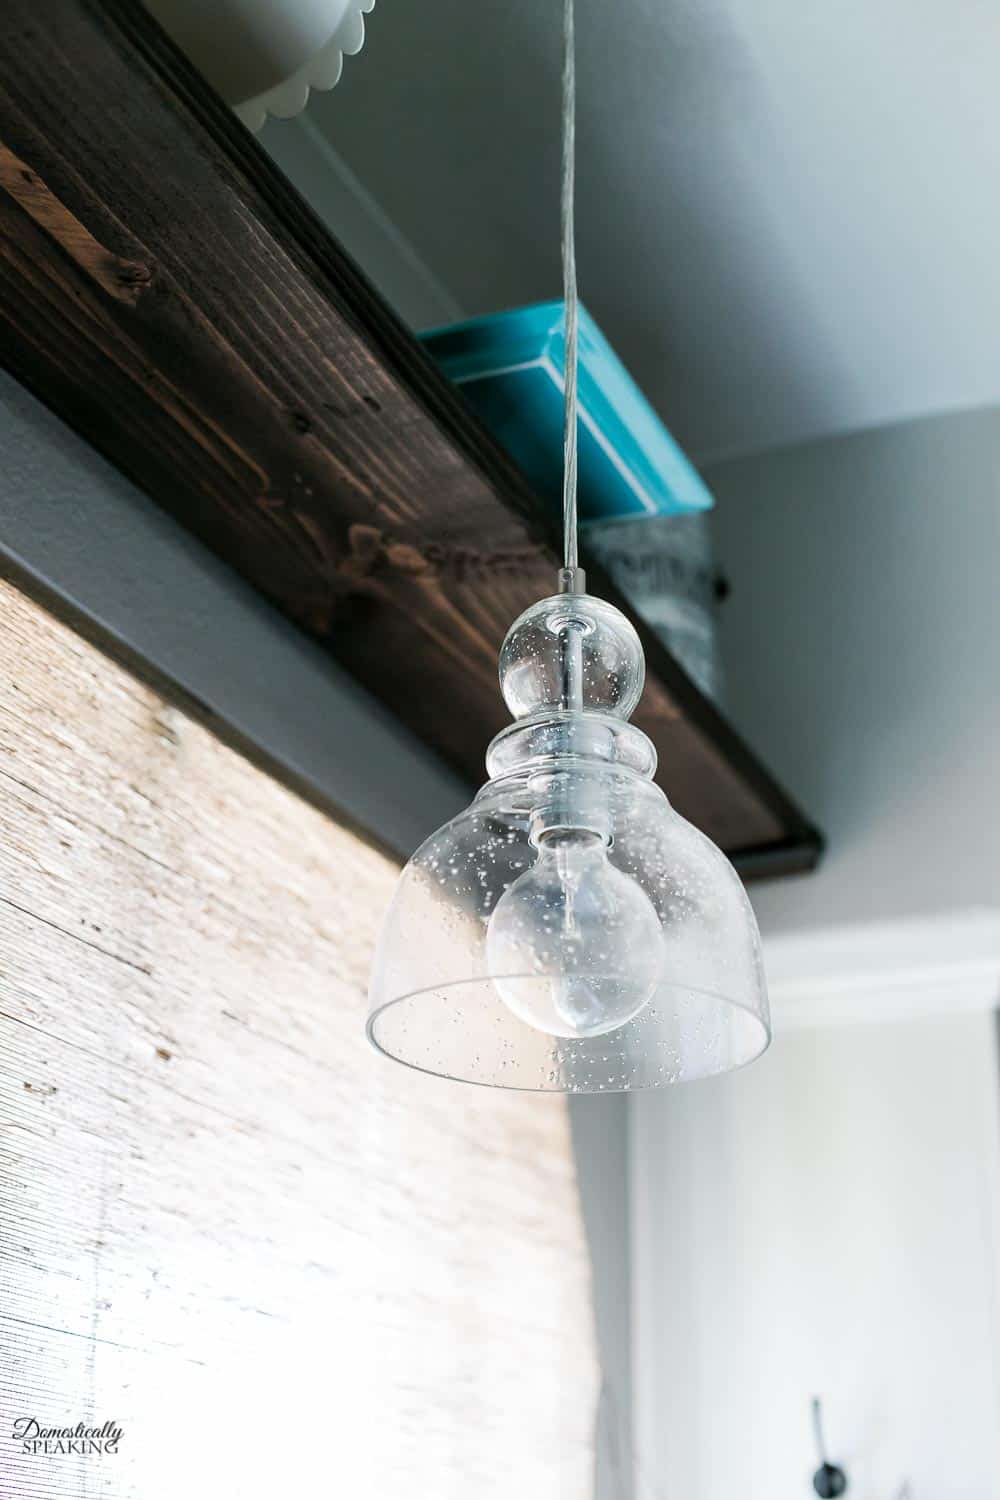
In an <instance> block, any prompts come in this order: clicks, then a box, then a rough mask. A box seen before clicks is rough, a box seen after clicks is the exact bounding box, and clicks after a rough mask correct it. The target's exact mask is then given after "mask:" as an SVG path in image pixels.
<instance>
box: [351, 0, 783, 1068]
mask: <svg viewBox="0 0 1000 1500" xmlns="http://www.w3.org/2000/svg"><path fill="white" fill-rule="evenodd" d="M564 3H565V11H564V21H565V29H564V69H563V169H562V254H563V282H564V295H565V320H566V359H565V368H566V376H565V396H566V429H565V478H564V492H563V527H564V541H565V558H564V564H565V565H564V567H563V568H562V569H561V570H560V572H559V574H558V577H557V580H556V582H557V589H558V592H556V593H555V594H553V595H552V596H551V597H550V598H548V599H542V600H540V601H539V602H538V603H536V604H534V605H532V606H531V607H530V608H529V609H527V610H526V611H525V612H524V614H522V615H521V616H520V618H519V619H517V620H515V622H514V624H513V625H512V626H511V628H510V630H509V631H508V634H507V638H506V640H505V641H504V643H503V646H502V648H501V651H500V685H501V690H502V692H503V696H504V699H505V701H506V704H507V707H508V708H509V709H510V712H511V714H512V715H513V717H514V720H515V722H514V723H513V724H511V725H510V726H509V727H508V728H506V729H504V730H502V731H501V732H500V734H498V735H497V736H496V738H495V739H494V740H493V743H492V744H491V745H490V747H489V750H488V752H487V756H486V767H487V771H488V772H489V777H490V779H489V781H488V782H487V783H486V785H485V786H484V787H483V788H482V790H481V791H480V792H479V793H478V794H477V796H476V798H475V800H474V801H473V802H472V804H471V806H470V807H468V808H467V809H466V810H465V811H464V812H463V813H460V814H459V816H458V817H457V818H453V819H452V821H451V822H450V823H447V824H445V826H444V827H443V828H441V829H439V830H438V831H437V833H434V834H432V835H431V837H430V838H429V839H427V840H426V842H425V843H423V844H422V845H421V847H420V848H419V849H418V850H417V852H416V853H415V854H414V855H413V857H412V859H411V860H410V861H409V863H408V864H407V866H406V868H405V869H404V870H403V873H402V875H401V876H400V879H399V883H398V885H397V888H396V892H395V895H394V897H393V901H392V904H391V906H390V908H389V911H388V914H387V915H386V918H385V921H384V923H383V927H382V932H381V935H380V938H379V942H378V947H377V950H376V954H375V961H374V966H373V971H372V979H371V989H370V1006H371V1008H370V1012H369V1017H368V1035H369V1038H370V1039H371V1041H372V1042H373V1043H374V1045H375V1046H376V1047H377V1048H378V1049H379V1050H380V1051H381V1052H384V1053H385V1054H386V1055H387V1056H389V1057H392V1058H394V1059H396V1060H397V1061H398V1062H402V1063H407V1064H408V1065H409V1066H411V1067H413V1068H418V1069H420V1070H422V1071H423V1072H427V1073H435V1074H439V1075H442V1076H444V1077H448V1078H454V1079H462V1080H464V1081H467V1082H470V1083H481V1084H491V1085H494V1086H498V1087H503V1088H518V1089H538V1090H547V1091H554V1092H562V1093H598V1092H603V1091H613V1090H622V1089H634V1088H649V1087H656V1086H658V1085H661V1084H668V1083H675V1082H681V1081H683V1080H686V1079H692V1078H702V1077H707V1076H708V1075H710V1074H713V1073H721V1072H724V1071H726V1070H727V1069H730V1068H735V1067H739V1066H741V1065H742V1064H743V1063H747V1062H750V1061H752V1060H753V1059H754V1058H755V1057H757V1056H759V1054H760V1053H761V1052H763V1050H764V1048H765V1047H766V1046H767V1044H768V1042H769V1040H770V1021H769V1016H768V1006H767V991H766V986H765V981H764V972H763V967H762V964H761V954H760V939H759V935H758V932H757V924H756V921H755V919H754V915H753V911H752V909H751V907H750V903H749V901H748V900H747V896H746V892H745V891H744V889H743V886H742V884H741V882H740V880H739V877H738V876H737V874H736V872H735V870H734V869H733V867H732V866H731V865H730V863H729V861H728V860H727V859H726V858H725V856H724V855H723V854H722V853H721V852H720V851H719V850H718V849H717V848H716V847H715V845H714V844H713V843H712V842H711V841H710V840H709V839H707V838H706V837H705V836H704V835H703V834H702V833H700V832H699V831H698V830H697V829H696V828H694V827H692V825H691V824H690V823H688V822H686V821H685V820H684V819H683V818H682V817H680V816H679V815H678V814H677V813H676V812H675V811H674V810H673V808H672V807H671V806H670V804H669V802H668V801H667V799H666V797H665V796H664V794H663V792H662V791H661V790H660V788H659V787H658V786H656V785H654V783H653V779H652V778H653V773H654V771H655V770H656V751H655V750H654V748H653V745H652V744H651V742H650V741H649V740H648V739H647V737H646V736H645V735H644V734H643V733H642V731H641V730H639V729H637V728H636V727H635V726H634V725H632V724H630V723H629V722H628V719H629V715H630V714H631V713H632V711H633V709H634V708H635V706H636V704H637V703H638V701H639V698H640V695H641V693H642V687H643V680H644V675H645V664H644V661H643V654H642V647H641V645H640V643H639V638H638V636H637V635H636V633H635V631H634V629H633V628H632V626H631V624H630V623H629V621H628V620H627V619H626V618H625V616H624V615H623V614H621V613H620V611H619V610H617V609H614V608H613V607H612V606H611V605H609V604H607V603H605V602H604V601H603V600H600V599H596V598H592V597H591V596H590V595H589V594H587V593H586V586H585V580H584V575H583V571H582V569H581V568H580V567H579V566H578V562H577V518H576V439H577V411H576V368H577V351H576V324H577V298H576V264H575V247H574V234H573V208H574V205H573V195H574V154H575V141H574V134H575V78H574V36H573V0H564Z"/></svg>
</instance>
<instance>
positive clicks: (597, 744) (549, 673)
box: [368, 594, 770, 1093]
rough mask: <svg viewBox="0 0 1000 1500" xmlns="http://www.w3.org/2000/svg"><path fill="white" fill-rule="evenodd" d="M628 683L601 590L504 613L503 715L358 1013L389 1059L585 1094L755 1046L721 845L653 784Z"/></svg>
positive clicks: (760, 1007) (753, 1012) (763, 1034)
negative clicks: (570, 677)
mask: <svg viewBox="0 0 1000 1500" xmlns="http://www.w3.org/2000/svg"><path fill="white" fill-rule="evenodd" d="M574 653H575V654H574ZM567 660H570V662H571V664H572V666H573V671H574V672H575V673H576V674H577V688H578V690H577V691H576V692H575V693H573V692H570V693H568V692H567ZM642 680H643V664H642V651H641V647H640V645H639V641H638V639H637V637H636V636H635V632H634V631H633V630H632V627H631V625H630V624H629V623H628V621H627V620H625V618H624V617H623V616H622V615H620V614H619V612H618V611H617V610H614V609H612V608H611V606H609V605H607V604H605V603H603V602H602V601H600V600H596V599H592V598H590V597H589V596H587V595H573V594H566V595H559V596H554V597H553V598H552V599H547V600H542V601H540V603H539V604H537V605H535V606H534V607H533V608H532V609H531V610H529V611H527V612H526V613H525V615H523V616H522V617H521V619H520V620H519V621H517V622H516V623H515V625H514V626H513V627H512V629H511V631H510V633H509V635H508V637H507V641H506V642H505V644H504V648H503V652H502V654H501V683H502V686H503V691H504V696H505V698H506V700H507V703H508V706H509V707H510V708H511V710H512V712H513V713H514V714H515V715H516V716H517V722H516V723H514V724H512V725H511V726H510V727H509V728H508V729H506V730H504V731H502V732H501V734H499V735H498V736H497V738H496V739H495V740H494V741H493V743H492V745H491V746H490V749H489V753H488V756H487V769H488V771H489V775H490V780H489V781H488V782H487V783H486V785H485V786H484V787H483V788H482V790H481V791H480V792H479V793H478V795H477V796H476V798H475V800H474V801H473V802H472V804H471V806H470V807H468V808H467V809H466V810H465V811H464V812H463V813H461V814H460V815H459V816H458V817H456V818H454V819H453V820H452V821H451V822H450V823H447V824H446V825H445V826H444V827H443V828H441V829H439V830H438V831H437V832H436V833H434V834H433V835H432V836H431V837H430V838H429V839H427V841H426V842H425V843H424V844H423V845H421V847H420V848H419V849H418V850H417V852H416V853H415V854H414V856H413V857H412V859H411V860H410V861H409V863H408V864H407V866H406V868H405V869H404V871H403V873H402V875H401V877H400V880H399V884H398V886H397V889H396V892H395V896H394V899H393V902H392V905H391V907H390V909H389V912H388V914H387V916H386V919H385V922H384V925H383V929H382V933H381V937H380V940H379V944H378V948H377V952H376V957H375V963H374V967H373V973H372V983H371V995H370V998H371V1009H370V1014H369V1019H368V1034H369V1036H370V1038H371V1040H372V1042H373V1043H374V1044H375V1046H376V1047H377V1048H379V1049H380V1050H381V1051H382V1052H384V1053H386V1054H387V1055H388V1056H390V1057H392V1058H395V1059H396V1060H397V1061H399V1062H403V1063H406V1064H408V1065H409V1066H411V1067H414V1068H418V1069H421V1070H423V1071H425V1072H428V1073H435V1074H439V1075H442V1076H445V1077H448V1078H454V1079H461V1080H464V1081H467V1082H470V1083H481V1084H490V1085H493V1086H499V1087H505V1088H518V1089H537V1090H542V1091H553V1092H565V1093H598V1092H604V1091H615V1090H624V1089H636V1088H651V1087H658V1086H660V1085H665V1084H670V1083H678V1082H683V1081H685V1080H688V1079H695V1078H704V1077H708V1076H710V1075H712V1074H715V1073H722V1072H725V1071H727V1070H728V1069H732V1068H736V1067H740V1066H742V1065H743V1064H744V1063H748V1062H750V1061H752V1060H753V1059H754V1058H755V1057H757V1056H758V1055H759V1054H760V1053H761V1052H762V1051H763V1050H764V1049H765V1047H766V1046H767V1044H768V1041H769V1039H770V1022H769V1015H768V1006H767V994H766V986H765V981H764V974H763V968H762V964H761V955H760V941H759V936H758V932H757V924H756V921H755V919H754V915H753V912H752V910H751V907H750V903H749V901H748V900H747V896H746V893H745V891H744V889H743V886H742V884H741V882H740V880H739V877H738V876H737V875H736V872H735V871H734V870H733V868H732V866H731V865H730V864H729V862H728V860H727V859H726V858H725V856H724V855H723V854H722V853H721V852H720V851H719V850H718V849H717V848H716V847H715V845H714V844H712V842H711V841H710V840H709V839H707V838H706V837H705V836H704V835H703V834H701V833H700V832H699V831H698V830H697V829H695V828H694V827H693V826H692V825H691V824H690V823H688V822H686V821H685V819H683V818H682V817H680V816H679V814H678V813H676V812H675V811H674V809H673V808H672V807H671V806H670V804H669V802H668V801H667V798H666V796H665V795H664V793H663V791H662V790H661V789H660V788H659V787H658V786H656V785H654V783H653V781H652V777H653V773H654V771H655V768H656V755H655V751H654V749H653V746H652V744H651V743H650V741H649V740H648V739H647V737H646V736H645V735H644V734H643V733H642V732H641V731H640V730H638V729H636V728H635V727H634V726H633V725H631V724H629V723H628V722H627V717H628V714H629V713H631V711H632V709H633V708H634V707H635V704H636V702H637V701H638V698H639V694H640V692H641V689H642Z"/></svg>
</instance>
